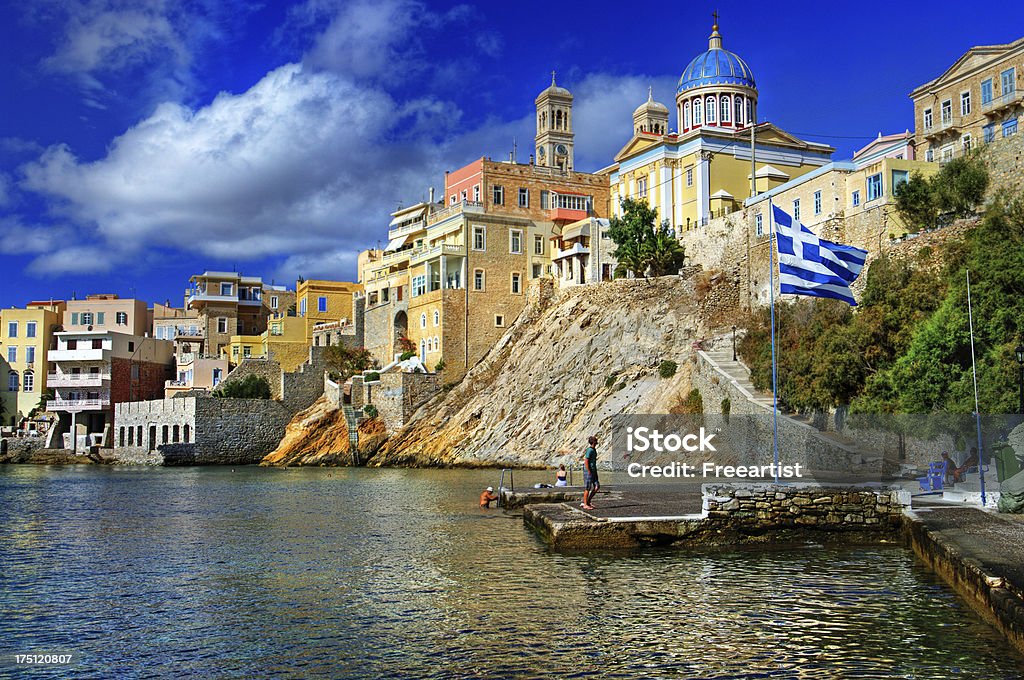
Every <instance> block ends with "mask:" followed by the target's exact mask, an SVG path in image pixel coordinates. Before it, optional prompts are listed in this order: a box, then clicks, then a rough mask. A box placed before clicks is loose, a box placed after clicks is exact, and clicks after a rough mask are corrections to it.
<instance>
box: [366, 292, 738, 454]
mask: <svg viewBox="0 0 1024 680" xmlns="http://www.w3.org/2000/svg"><path fill="white" fill-rule="evenodd" d="M694 282H695V279H694V278H680V277H678V276H671V277H663V278H660V279H654V280H650V281H648V280H618V281H614V282H610V283H605V284H602V285H599V286H581V287H578V288H574V289H570V290H568V291H566V292H564V293H562V294H560V295H558V296H556V297H555V298H554V299H553V300H550V301H547V300H543V299H542V300H539V301H537V302H535V303H533V304H531V305H529V306H528V307H527V308H526V309H525V310H524V311H523V313H522V314H521V315H520V316H519V318H518V319H517V320H516V322H515V323H514V324H513V325H512V326H511V327H510V328H509V330H508V332H507V333H506V334H505V335H504V336H503V337H502V339H501V340H500V341H499V342H498V343H497V344H496V345H495V347H494V348H493V349H492V350H491V351H490V352H489V353H488V354H487V355H486V356H485V357H484V359H483V360H482V361H481V362H480V363H479V364H478V365H477V366H476V367H474V368H473V369H472V370H471V371H470V372H469V373H467V375H466V377H465V378H464V379H463V380H462V382H460V383H459V384H458V385H457V386H455V387H454V388H452V389H451V390H449V391H448V392H446V393H443V394H442V395H439V396H438V397H436V398H434V399H433V400H431V401H429V402H427V403H426V404H424V406H422V407H421V408H420V409H419V410H418V411H417V413H416V414H415V415H414V417H413V419H412V421H411V422H410V423H409V424H408V425H407V426H406V427H405V428H404V429H403V430H402V431H401V432H399V433H398V434H397V435H395V436H393V437H392V438H390V439H389V440H388V441H387V442H386V443H385V444H384V446H383V447H382V448H381V449H380V451H379V452H378V453H377V454H376V455H375V456H374V457H373V458H372V460H371V461H370V464H371V465H424V466H427V465H444V466H447V465H459V466H477V465H481V466H482V465H516V466H524V465H551V464H557V463H559V462H564V461H567V460H570V459H575V458H578V457H579V455H580V453H581V451H582V449H583V448H584V446H585V440H586V438H587V436H589V435H591V434H597V435H598V436H599V437H601V438H602V439H603V440H604V441H607V439H608V435H609V433H610V422H609V420H608V419H609V418H610V417H611V416H613V415H616V414H620V413H665V412H667V411H668V410H669V409H671V408H672V407H673V406H674V405H675V404H677V403H678V402H679V401H680V400H681V399H682V396H683V395H684V394H685V391H686V390H688V388H689V384H688V370H689V365H690V364H689V361H688V359H689V358H690V356H691V345H692V343H693V342H694V341H695V340H696V339H699V338H700V337H701V336H702V334H703V333H705V329H704V328H703V327H702V324H701V322H700V319H702V318H709V316H718V315H717V314H708V310H704V309H701V308H700V304H699V303H698V302H697V300H698V297H699V298H700V299H702V300H705V299H708V297H707V296H705V295H698V291H696V290H695V285H694ZM665 360H669V361H674V362H676V363H677V364H678V366H679V370H678V371H677V373H676V374H675V375H674V376H672V377H670V378H662V377H660V376H659V371H658V369H659V366H660V364H661V362H662V361H665Z"/></svg>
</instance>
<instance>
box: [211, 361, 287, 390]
mask: <svg viewBox="0 0 1024 680" xmlns="http://www.w3.org/2000/svg"><path fill="white" fill-rule="evenodd" d="M249 375H255V376H257V377H259V378H263V379H264V380H266V381H267V384H268V385H270V398H271V399H280V398H281V394H282V387H283V383H284V381H283V379H282V375H283V373H282V371H281V364H279V363H277V362H276V361H274V360H273V359H253V358H249V359H242V361H241V363H239V364H238V366H236V367H235V368H234V369H232V371H231V372H230V373H228V374H227V376H226V377H225V378H224V380H222V381H221V385H224V384H225V383H228V382H233V381H236V380H241V379H242V378H245V377H246V376H249Z"/></svg>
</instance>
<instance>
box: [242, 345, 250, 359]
mask: <svg viewBox="0 0 1024 680" xmlns="http://www.w3.org/2000/svg"><path fill="white" fill-rule="evenodd" d="M242 356H243V357H245V358H246V359H248V358H249V357H251V356H252V346H250V345H246V346H245V347H243V348H242Z"/></svg>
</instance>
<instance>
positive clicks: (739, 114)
mask: <svg viewBox="0 0 1024 680" xmlns="http://www.w3.org/2000/svg"><path fill="white" fill-rule="evenodd" d="M733 102H735V104H736V118H734V119H733V120H734V121H735V122H736V125H741V124H742V123H743V100H742V99H740V98H739V97H733Z"/></svg>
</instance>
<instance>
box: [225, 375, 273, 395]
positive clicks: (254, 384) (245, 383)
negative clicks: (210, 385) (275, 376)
mask: <svg viewBox="0 0 1024 680" xmlns="http://www.w3.org/2000/svg"><path fill="white" fill-rule="evenodd" d="M213 396H215V397H220V398H222V399H270V383H268V382H267V379H266V378H264V377H262V376H259V375H253V374H249V375H247V376H245V377H244V378H242V379H240V380H229V381H227V382H225V383H223V384H222V385H221V386H220V387H219V388H218V389H216V390H214V391H213Z"/></svg>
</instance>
